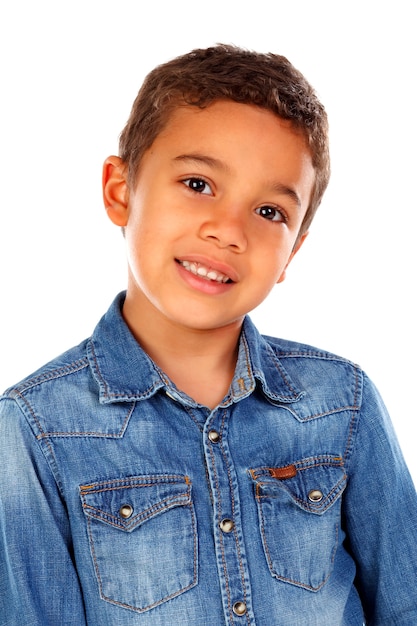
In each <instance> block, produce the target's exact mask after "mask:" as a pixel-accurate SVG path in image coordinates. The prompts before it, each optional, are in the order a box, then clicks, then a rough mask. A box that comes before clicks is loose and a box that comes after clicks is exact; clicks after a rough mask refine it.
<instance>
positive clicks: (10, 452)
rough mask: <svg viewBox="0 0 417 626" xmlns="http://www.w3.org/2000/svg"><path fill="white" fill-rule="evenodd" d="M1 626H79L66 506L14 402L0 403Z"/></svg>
mask: <svg viewBox="0 0 417 626" xmlns="http://www.w3.org/2000/svg"><path fill="white" fill-rule="evenodd" d="M0 458H1V471H0V626H21V624H25V626H57V625H58V624H65V625H66V626H83V625H84V624H86V620H85V612H84V606H83V600H82V594H81V590H80V585H79V581H78V576H77V572H76V569H75V567H74V562H73V554H72V542H71V533H70V527H69V520H68V516H67V513H66V507H65V503H64V502H63V500H62V497H61V494H60V491H59V486H58V485H57V484H56V481H55V479H54V476H53V472H52V471H51V468H50V466H49V464H48V461H47V459H46V458H45V456H44V454H43V453H42V450H41V449H40V447H39V445H38V442H37V440H36V437H35V436H34V433H33V432H32V430H31V428H30V426H29V424H28V423H27V421H26V419H25V417H24V415H23V413H22V412H21V410H20V408H19V406H18V405H17V403H15V402H14V400H11V399H7V398H5V399H2V400H1V401H0Z"/></svg>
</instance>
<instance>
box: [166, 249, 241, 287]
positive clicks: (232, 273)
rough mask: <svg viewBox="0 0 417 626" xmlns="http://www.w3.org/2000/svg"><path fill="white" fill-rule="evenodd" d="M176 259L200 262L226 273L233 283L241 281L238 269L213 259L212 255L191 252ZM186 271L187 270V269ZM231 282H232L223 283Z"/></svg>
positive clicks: (220, 272) (216, 270)
mask: <svg viewBox="0 0 417 626" xmlns="http://www.w3.org/2000/svg"><path fill="white" fill-rule="evenodd" d="M176 261H177V262H178V261H179V262H183V261H188V262H189V263H200V264H201V265H204V266H205V267H207V268H209V269H212V270H214V271H215V272H218V273H219V274H224V275H225V276H227V277H228V278H229V279H230V280H231V281H232V282H233V283H237V282H238V281H239V276H238V274H237V272H236V270H235V269H234V268H233V267H231V266H230V265H228V264H226V263H222V262H221V261H217V260H215V259H211V258H210V257H206V256H204V255H201V254H191V255H184V256H180V257H177V258H176ZM185 271H186V270H185ZM223 284H230V283H223Z"/></svg>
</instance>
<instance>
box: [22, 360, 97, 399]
mask: <svg viewBox="0 0 417 626" xmlns="http://www.w3.org/2000/svg"><path fill="white" fill-rule="evenodd" d="M86 367H88V360H87V359H86V358H83V359H77V361H74V362H73V363H71V364H69V365H65V366H62V367H60V368H57V369H55V370H51V371H50V372H44V373H43V374H40V375H39V376H34V377H33V378H30V379H29V380H27V381H26V382H24V383H22V384H21V385H19V386H18V387H16V389H15V390H14V391H15V393H16V394H17V395H19V396H22V393H23V392H25V391H28V390H29V389H32V388H33V387H36V386H37V385H40V384H41V383H44V382H48V381H50V380H56V379H57V378H62V377H64V376H67V375H69V374H74V373H75V372H79V371H80V370H82V369H85V368H86ZM12 391H13V390H12Z"/></svg>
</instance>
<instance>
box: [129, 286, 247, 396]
mask: <svg viewBox="0 0 417 626" xmlns="http://www.w3.org/2000/svg"><path fill="white" fill-rule="evenodd" d="M123 316H124V318H125V321H126V323H127V324H128V326H129V328H130V330H131V332H132V334H133V335H134V337H135V338H136V340H137V341H138V342H139V343H140V345H141V347H142V348H143V349H144V350H145V352H147V354H148V355H149V356H150V357H151V358H152V360H153V361H154V362H155V363H156V364H157V365H158V366H159V367H160V368H161V369H162V370H163V371H164V372H165V374H167V375H168V376H169V378H170V379H171V380H172V381H173V383H174V384H175V385H176V386H177V387H178V389H180V390H181V391H184V392H185V393H187V395H189V396H190V397H191V398H193V399H194V400H196V401H197V402H199V403H200V404H203V405H205V406H208V407H210V408H214V407H215V406H217V404H218V403H219V402H221V400H222V399H223V398H224V396H225V395H226V393H227V391H228V389H229V386H230V383H231V381H232V379H233V375H234V371H235V366H236V360H237V351H238V343H239V336H240V331H241V327H242V322H243V319H239V320H236V321H235V322H232V323H231V324H228V325H227V326H222V327H220V328H210V329H204V328H198V327H188V326H183V325H181V324H178V323H176V322H174V321H172V320H170V319H167V318H166V317H164V316H163V315H161V314H160V313H159V312H158V311H155V309H154V307H149V306H148V303H146V302H142V303H141V305H140V306H138V304H137V302H136V301H135V303H134V302H132V300H131V299H130V298H129V297H128V296H127V297H126V300H125V303H124V307H123Z"/></svg>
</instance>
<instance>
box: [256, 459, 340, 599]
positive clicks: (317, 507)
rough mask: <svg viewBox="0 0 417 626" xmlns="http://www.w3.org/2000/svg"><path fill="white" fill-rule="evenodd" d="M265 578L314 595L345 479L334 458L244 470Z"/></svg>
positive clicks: (331, 550) (331, 545)
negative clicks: (265, 566)
mask: <svg viewBox="0 0 417 626" xmlns="http://www.w3.org/2000/svg"><path fill="white" fill-rule="evenodd" d="M250 474H251V476H252V479H253V481H254V486H255V498H256V502H257V507H258V516H259V525H260V531H261V536H262V543H263V547H264V552H265V556H266V560H267V562H268V567H269V569H270V572H271V574H272V575H273V576H274V577H276V578H278V579H280V580H282V581H285V582H288V583H291V584H293V585H297V586H299V587H304V588H306V589H309V590H310V591H318V590H319V589H320V588H321V587H322V586H323V585H324V584H325V582H326V580H327V579H328V577H329V576H330V573H331V571H332V568H333V561H334V556H335V553H336V549H337V546H338V542H339V533H340V509H341V497H340V496H341V494H342V492H343V490H344V488H345V485H346V476H345V473H344V469H343V467H342V460H341V459H340V458H339V457H333V456H327V455H326V456H320V457H315V458H314V459H304V460H301V461H298V462H296V463H294V464H293V465H288V466H286V467H278V468H264V467H263V468H259V469H253V470H250Z"/></svg>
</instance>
